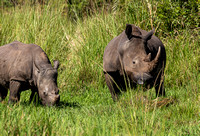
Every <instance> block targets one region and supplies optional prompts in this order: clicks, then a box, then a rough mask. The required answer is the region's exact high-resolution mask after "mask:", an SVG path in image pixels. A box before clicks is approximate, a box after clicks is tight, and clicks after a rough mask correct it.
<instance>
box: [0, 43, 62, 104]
mask: <svg viewBox="0 0 200 136" xmlns="http://www.w3.org/2000/svg"><path fill="white" fill-rule="evenodd" d="M58 67H59V62H58V61H54V67H52V65H51V63H50V61H49V59H48V57H47V55H46V53H45V52H44V51H43V50H42V49H41V48H40V47H39V46H38V45H35V44H24V43H21V42H18V41H15V42H12V43H10V44H7V45H4V46H1V47H0V101H2V100H4V99H5V97H6V96H7V93H8V89H9V90H10V96H9V103H15V102H17V101H19V100H20V93H21V92H22V91H25V90H28V89H31V91H32V93H31V96H30V101H32V99H33V97H34V95H35V93H37V94H38V95H39V97H40V99H41V102H42V104H43V105H48V106H51V105H54V104H56V103H58V102H59V100H60V96H59V94H58V93H59V90H58V87H57V69H58Z"/></svg>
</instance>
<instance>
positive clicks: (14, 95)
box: [8, 81, 21, 104]
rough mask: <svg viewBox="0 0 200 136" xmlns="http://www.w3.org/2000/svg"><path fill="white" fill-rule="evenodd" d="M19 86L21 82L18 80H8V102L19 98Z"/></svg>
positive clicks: (14, 101) (16, 100)
mask: <svg viewBox="0 0 200 136" xmlns="http://www.w3.org/2000/svg"><path fill="white" fill-rule="evenodd" d="M20 87H21V83H20V82H19V81H10V87H9V90H10V96H9V101H8V103H9V104H12V103H16V102H18V101H19V100H20V90H19V89H20Z"/></svg>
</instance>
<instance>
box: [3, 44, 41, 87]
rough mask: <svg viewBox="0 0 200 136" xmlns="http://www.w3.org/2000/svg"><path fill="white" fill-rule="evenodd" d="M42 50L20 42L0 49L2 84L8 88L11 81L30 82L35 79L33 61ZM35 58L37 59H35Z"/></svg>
mask: <svg viewBox="0 0 200 136" xmlns="http://www.w3.org/2000/svg"><path fill="white" fill-rule="evenodd" d="M41 52H43V51H42V49H41V48H40V47H39V46H37V45H34V44H24V43H21V42H18V41H15V42H12V43H10V44H7V45H4V46H1V47H0V84H1V85H3V86H5V87H7V88H8V86H7V85H8V82H9V81H10V80H17V81H29V80H31V79H32V78H33V69H34V67H33V65H34V64H33V61H34V60H35V58H36V57H35V56H38V57H39V55H40V54H41ZM34 57H35V58H34ZM36 59H38V58H36Z"/></svg>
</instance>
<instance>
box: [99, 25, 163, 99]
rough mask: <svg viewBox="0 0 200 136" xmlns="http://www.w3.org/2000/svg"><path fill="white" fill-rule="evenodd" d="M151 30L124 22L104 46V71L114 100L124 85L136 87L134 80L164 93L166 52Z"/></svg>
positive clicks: (159, 92) (157, 92)
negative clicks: (118, 32) (117, 33)
mask: <svg viewBox="0 0 200 136" xmlns="http://www.w3.org/2000/svg"><path fill="white" fill-rule="evenodd" d="M153 34H154V30H152V31H150V32H147V31H145V30H142V29H140V28H139V27H136V26H135V25H132V24H127V25H126V29H125V31H123V32H122V33H121V34H120V35H118V36H117V37H115V38H114V39H112V40H111V41H110V42H109V43H108V45H107V47H106V48H105V52H104V56H103V69H104V75H105V80H106V84H107V86H108V88H109V90H110V92H111V95H112V98H113V100H114V101H115V100H117V99H118V96H119V94H120V93H121V90H125V89H126V86H129V85H130V86H131V87H136V85H137V84H144V86H145V87H146V88H151V87H155V90H156V95H165V90H164V68H165V63H166V52H165V47H164V45H163V44H162V42H161V41H160V40H159V39H158V38H157V37H156V36H154V35H153ZM129 83H130V84H129ZM128 84H129V85H128Z"/></svg>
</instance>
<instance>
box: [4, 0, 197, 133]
mask: <svg viewBox="0 0 200 136" xmlns="http://www.w3.org/2000/svg"><path fill="white" fill-rule="evenodd" d="M12 2H15V3H14V4H13V3H12ZM12 2H10V1H8V0H3V1H1V2H0V4H1V6H0V45H4V44H7V43H10V42H12V41H14V40H18V41H21V42H24V43H35V44H37V45H40V46H41V47H42V48H43V50H44V51H45V52H46V53H47V55H48V56H49V58H50V60H51V62H52V61H53V60H55V59H58V60H59V61H60V64H61V65H60V68H59V76H58V86H59V88H60V95H61V102H60V104H59V105H58V106H57V107H44V106H42V105H40V104H39V105H38V104H33V103H31V104H29V96H30V91H25V92H22V94H21V100H20V102H19V103H17V104H15V105H8V104H7V102H8V97H7V98H6V100H5V101H3V102H1V103H0V132H1V134H0V135H199V134H200V86H199V85H200V73H199V71H200V68H199V67H200V65H199V64H200V48H199V41H200V38H199V35H200V34H199V21H198V14H199V13H198V12H199V7H198V6H199V5H200V4H199V1H195V0H194V1H185V2H183V3H181V2H182V1H173V2H171V1H168V0H167V1H149V0H146V1H144V0H143V1H134V0H124V1H123V0H122V1H121V0H120V1H118V0H115V1H112V0H110V1H100V0H96V1H86V0H84V1H82V3H79V1H78V0H75V1H73V2H74V3H72V2H71V3H70V1H65V0H60V1H53V0H49V1H36V0H35V1H32V2H30V1H21V0H15V1H12ZM191 3H193V4H194V5H193V6H192V4H191ZM77 4H78V5H77ZM79 4H80V5H79ZM91 5H93V6H91ZM183 11H184V13H183ZM165 12H167V14H166V13H165ZM180 22H181V23H180ZM126 23H132V24H136V25H137V26H139V27H141V28H142V29H145V30H148V31H149V30H151V29H152V27H155V28H156V34H155V35H156V36H158V37H159V38H160V39H161V40H162V42H163V43H164V45H165V47H166V51H167V65H166V69H165V74H166V76H165V88H166V93H167V94H166V95H167V96H166V97H164V98H156V97H155V90H154V89H150V90H149V91H145V92H143V91H142V90H143V88H142V86H138V88H137V89H135V90H127V92H126V93H123V94H122V96H121V97H120V100H119V101H118V102H113V101H112V98H111V95H110V92H109V90H108V88H107V86H106V84H105V81H104V75H103V66H102V64H103V62H102V61H103V53H104V49H105V47H106V45H107V44H108V42H109V41H110V40H111V39H112V38H114V37H115V36H117V35H118V34H120V33H121V32H122V31H123V30H124V29H125V25H126ZM182 24H184V25H182Z"/></svg>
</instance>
